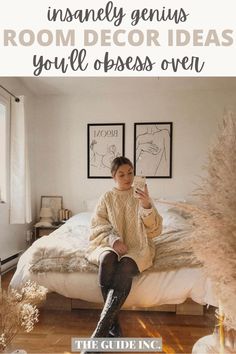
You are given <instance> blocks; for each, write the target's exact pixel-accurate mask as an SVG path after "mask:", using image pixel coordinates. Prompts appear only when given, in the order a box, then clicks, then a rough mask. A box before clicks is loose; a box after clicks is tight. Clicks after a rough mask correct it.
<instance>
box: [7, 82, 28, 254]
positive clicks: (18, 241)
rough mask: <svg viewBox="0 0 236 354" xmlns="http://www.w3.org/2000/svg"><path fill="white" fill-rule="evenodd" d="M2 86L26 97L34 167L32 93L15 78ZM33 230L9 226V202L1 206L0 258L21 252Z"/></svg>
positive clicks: (20, 226)
mask: <svg viewBox="0 0 236 354" xmlns="http://www.w3.org/2000/svg"><path fill="white" fill-rule="evenodd" d="M0 84H1V85H3V86H4V87H6V88H7V89H8V90H10V91H12V92H13V93H14V94H15V95H25V96H26V105H25V114H26V119H27V122H28V134H29V144H30V163H31V165H32V162H33V156H32V149H31V146H32V140H31V138H32V135H31V131H32V128H31V122H32V118H33V97H32V96H31V94H30V92H29V91H28V90H27V89H26V88H25V87H24V86H23V85H22V84H21V83H20V82H19V80H18V79H14V78H1V79H0ZM33 172H34V169H31V174H32V176H31V179H32V205H33V217H35V191H34V190H35V186H34V176H33ZM27 229H31V225H27V224H25V225H10V224H9V200H8V201H7V203H4V204H0V257H1V258H2V259H4V258H6V257H8V256H10V255H12V253H13V252H15V251H19V250H21V249H24V248H25V247H26V231H27Z"/></svg>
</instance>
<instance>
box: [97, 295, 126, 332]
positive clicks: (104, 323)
mask: <svg viewBox="0 0 236 354" xmlns="http://www.w3.org/2000/svg"><path fill="white" fill-rule="evenodd" d="M126 297H127V293H126V291H120V290H116V289H110V290H109V291H108V294H107V299H106V302H105V304H104V307H103V310H102V313H101V315H100V319H99V321H98V324H97V327H96V329H95V331H94V332H93V334H92V338H96V337H107V335H108V334H109V329H110V328H111V326H112V324H113V322H114V320H115V317H116V316H117V314H118V312H119V310H120V308H121V306H122V305H123V303H124V301H125V299H126Z"/></svg>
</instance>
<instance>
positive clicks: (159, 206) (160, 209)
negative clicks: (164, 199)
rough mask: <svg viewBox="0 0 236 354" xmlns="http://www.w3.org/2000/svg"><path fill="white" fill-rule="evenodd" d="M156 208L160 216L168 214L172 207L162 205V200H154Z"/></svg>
mask: <svg viewBox="0 0 236 354" xmlns="http://www.w3.org/2000/svg"><path fill="white" fill-rule="evenodd" d="M153 202H154V205H155V207H156V208H157V211H158V213H159V214H160V215H162V214H164V213H166V212H167V211H168V210H169V209H170V208H171V207H172V206H171V205H169V204H164V203H161V200H157V199H155V200H153Z"/></svg>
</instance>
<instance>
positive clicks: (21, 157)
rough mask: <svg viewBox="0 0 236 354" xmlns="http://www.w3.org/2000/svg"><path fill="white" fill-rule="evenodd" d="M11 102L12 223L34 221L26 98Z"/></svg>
mask: <svg viewBox="0 0 236 354" xmlns="http://www.w3.org/2000/svg"><path fill="white" fill-rule="evenodd" d="M19 98H20V102H15V100H14V99H12V100H11V143H10V151H11V154H10V159H11V161H10V223H11V224H25V223H29V222H31V221H32V214H31V194H30V174H29V161H28V146H27V134H26V120H25V109H24V96H20V97H19Z"/></svg>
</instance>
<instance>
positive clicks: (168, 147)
mask: <svg viewBox="0 0 236 354" xmlns="http://www.w3.org/2000/svg"><path fill="white" fill-rule="evenodd" d="M134 172H135V175H136V176H146V177H148V178H171V177H172V122H161V123H160V122H157V123H135V124H134Z"/></svg>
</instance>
